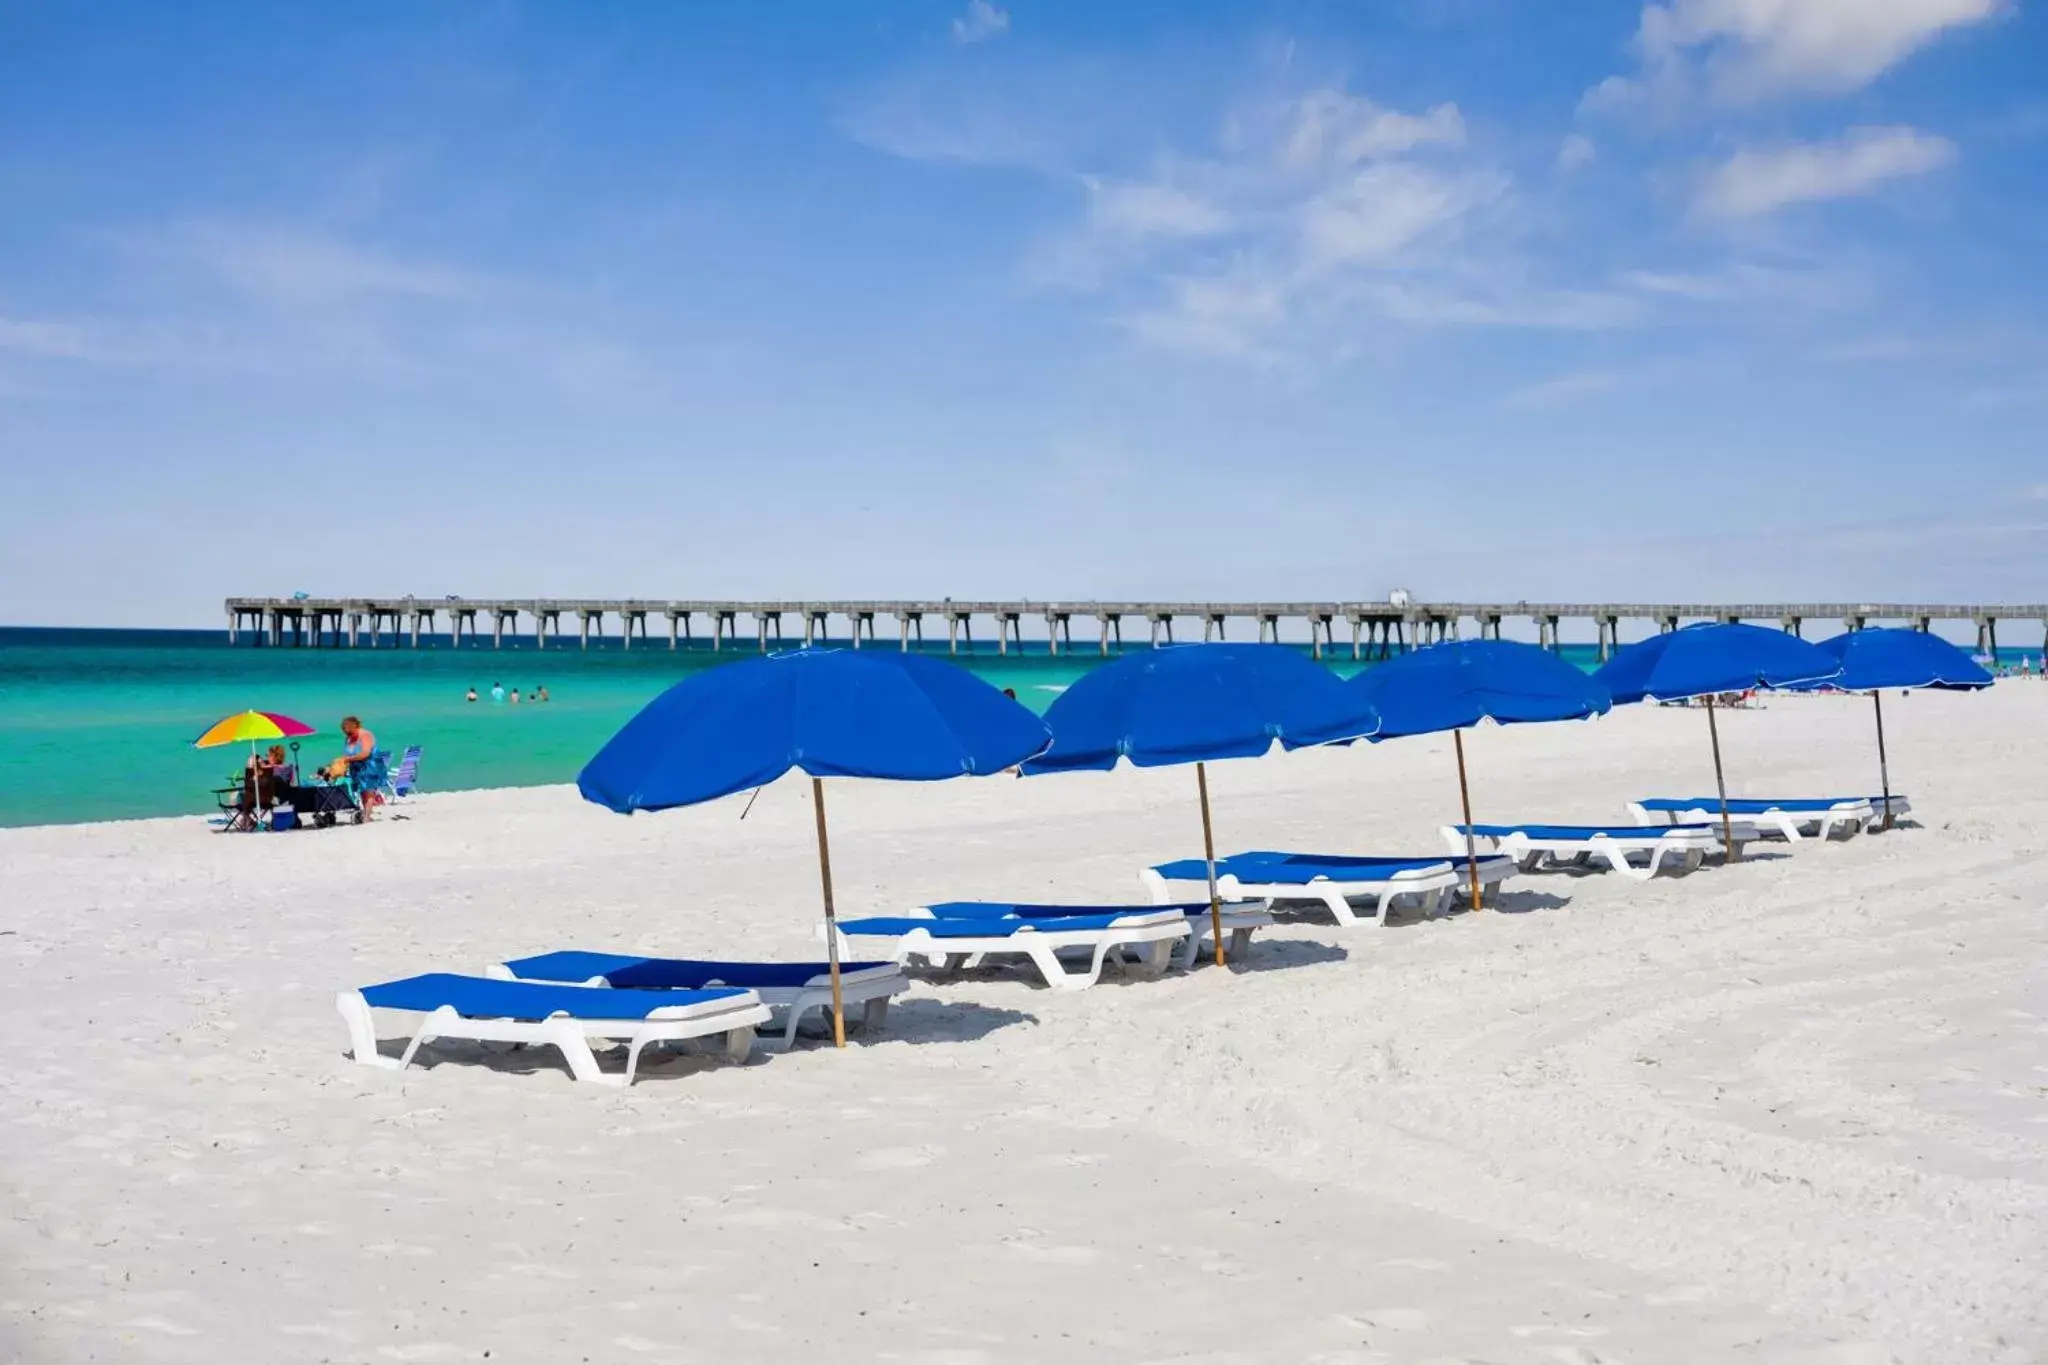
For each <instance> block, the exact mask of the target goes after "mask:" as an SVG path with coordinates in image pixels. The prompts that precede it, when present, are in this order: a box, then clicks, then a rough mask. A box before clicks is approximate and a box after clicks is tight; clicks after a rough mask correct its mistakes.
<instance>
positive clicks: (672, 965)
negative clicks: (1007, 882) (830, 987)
mask: <svg viewBox="0 0 2048 1365" xmlns="http://www.w3.org/2000/svg"><path fill="white" fill-rule="evenodd" d="M890 965H892V964H890V963H887V962H842V963H840V964H839V970H840V971H841V972H860V971H867V970H868V969H870V968H873V967H887V966H890ZM505 966H506V968H507V969H508V970H509V971H511V973H512V975H514V976H516V977H518V978H519V979H520V980H522V981H588V980H590V979H591V978H593V977H597V978H600V979H602V980H603V981H604V982H605V983H606V984H607V985H610V986H614V987H623V988H626V989H637V990H677V989H684V990H689V989H699V988H702V987H705V986H707V985H709V984H710V983H711V982H714V981H715V982H717V983H718V984H719V985H721V986H732V987H740V988H744V989H748V990H772V989H783V990H793V989H801V988H802V987H804V986H808V985H810V984H811V982H813V981H815V980H817V979H818V978H819V977H822V976H825V975H827V974H828V973H829V972H830V971H831V970H832V967H831V964H830V963H827V962H704V961H695V960H691V959H686V958H672V957H628V956H625V955H623V954H620V953H580V952H560V953H542V954H541V955H540V956H539V957H522V958H519V959H518V960H517V961H514V962H507V963H506V964H505Z"/></svg>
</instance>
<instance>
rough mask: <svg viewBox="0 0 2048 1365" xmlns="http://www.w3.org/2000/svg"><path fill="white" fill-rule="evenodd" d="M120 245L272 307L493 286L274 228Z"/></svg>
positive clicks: (194, 226)
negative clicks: (216, 282)
mask: <svg viewBox="0 0 2048 1365" xmlns="http://www.w3.org/2000/svg"><path fill="white" fill-rule="evenodd" d="M124 240H125V241H126V242H127V244H128V245H129V246H131V247H132V248H133V249H135V250H137V251H138V252H140V253H141V254H144V255H149V256H154V257H156V258H158V259H160V260H163V261H165V262H167V263H170V264H172V265H174V266H179V267H186V268H190V269H193V270H197V271H199V272H202V273H204V274H206V275H209V276H211V277H213V278H214V279H216V280H218V281H220V282H221V283H224V284H226V285H228V286H230V287H232V288H234V289H235V290H237V291H239V292H241V293H243V294H246V295H249V296H252V297H254V298H258V299H262V300H265V301H268V302H271V303H277V304H285V305H304V304H334V303H344V302H347V301H350V300H356V299H368V298H392V299H422V300H437V301H442V302H452V301H459V300H474V299H477V298H480V297H482V296H483V295H484V294H486V293H488V292H490V291H491V290H492V289H493V288H494V287H495V286H494V284H493V282H492V281H491V280H489V279H488V278H487V277H486V276H484V275H482V274H480V273H477V272H474V271H469V270H465V269H461V268H458V267H454V266H448V265H443V264H439V263H435V262H430V261H422V260H417V259H413V258H410V257H406V256H401V255H396V254H392V253H387V252H383V251H379V250H377V249H375V248H372V247H366V246H362V245H359V244H357V243H355V242H352V241H349V240H347V239H345V238H340V237H336V236H332V235H329V234H326V233H322V232H319V231H315V230H311V229H306V228H300V227H294V226H287V225H282V224H276V223H261V222H249V221H237V220H233V219H192V220H187V221H183V222H179V223H174V224H171V225H170V226H168V227H166V228H162V229H158V230H155V231H152V232H149V233H144V234H131V235H129V236H128V237H127V238H125V239H124Z"/></svg>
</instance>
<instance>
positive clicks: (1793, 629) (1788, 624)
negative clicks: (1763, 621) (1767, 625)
mask: <svg viewBox="0 0 2048 1365" xmlns="http://www.w3.org/2000/svg"><path fill="white" fill-rule="evenodd" d="M1778 624H1779V625H1781V626H1783V627H1784V628H1785V633H1786V634H1787V635H1792V636H1798V637H1799V638H1802V639H1803V638H1804V637H1803V636H1800V631H1799V628H1800V626H1801V625H1803V624H1804V623H1803V622H1802V621H1801V620H1800V619H1799V618H1798V617H1796V616H1787V617H1785V618H1784V619H1783V620H1781V621H1779V622H1778Z"/></svg>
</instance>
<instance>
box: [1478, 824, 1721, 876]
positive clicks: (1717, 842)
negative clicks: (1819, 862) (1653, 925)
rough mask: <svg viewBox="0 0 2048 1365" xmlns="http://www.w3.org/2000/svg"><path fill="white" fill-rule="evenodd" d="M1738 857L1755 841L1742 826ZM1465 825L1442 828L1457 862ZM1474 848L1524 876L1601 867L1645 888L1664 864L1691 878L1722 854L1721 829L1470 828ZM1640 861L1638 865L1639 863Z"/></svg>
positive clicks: (1715, 826)
mask: <svg viewBox="0 0 2048 1365" xmlns="http://www.w3.org/2000/svg"><path fill="white" fill-rule="evenodd" d="M1729 832H1730V834H1732V835H1733V836H1734V843H1735V846H1736V849H1737V850H1738V853H1739V851H1740V849H1741V847H1742V845H1743V844H1745V843H1747V842H1749V841H1750V840H1752V839H1754V838H1756V827H1755V826H1754V825H1752V824H1750V823H1749V822H1748V821H1746V820H1737V821H1734V822H1732V823H1731V824H1730V826H1729ZM1465 834H1466V827H1465V826H1464V825H1445V826H1444V827H1443V836H1444V844H1445V846H1446V847H1448V848H1449V849H1450V850H1451V851H1452V852H1453V854H1455V855H1456V856H1457V857H1458V858H1459V859H1462V858H1463V857H1464V856H1465ZM1471 834H1472V842H1473V844H1474V845H1475V846H1476V847H1477V849H1478V851H1479V852H1480V853H1482V854H1489V855H1491V854H1498V855H1499V856H1501V857H1504V858H1512V859H1514V860H1515V866H1516V867H1518V868H1519V869H1520V870H1522V871H1523V872H1535V871H1537V870H1538V869H1540V868H1543V867H1589V866H1591V865H1593V864H1594V863H1595V862H1596V861H1598V862H1604V863H1606V864H1607V866H1608V867H1610V868H1612V869H1613V870H1614V871H1616V872H1619V873H1620V874H1621V875H1622V876H1624V877H1630V878H1633V879H1634V880H1636V881H1639V882H1646V881H1648V880H1650V878H1652V877H1654V876H1656V875H1657V872H1658V870H1659V869H1660V868H1662V867H1663V866H1665V865H1666V864H1667V863H1668V864H1671V865H1672V870H1673V871H1674V872H1691V871H1693V870H1694V869H1695V868H1697V867H1698V866H1699V865H1700V864H1701V863H1702V862H1704V861H1706V857H1707V855H1708V854H1710V853H1719V852H1722V851H1723V850H1722V843H1721V825H1720V822H1719V821H1715V822H1713V823H1711V824H1707V823H1701V824H1689V825H1664V826H1643V825H1541V824H1526V825H1473V826H1472V827H1471ZM1638 859H1640V860H1641V861H1637V860H1638Z"/></svg>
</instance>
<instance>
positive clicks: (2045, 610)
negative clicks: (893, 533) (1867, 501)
mask: <svg viewBox="0 0 2048 1365" xmlns="http://www.w3.org/2000/svg"><path fill="white" fill-rule="evenodd" d="M226 610H227V624H228V640H229V642H230V643H239V642H240V641H241V640H242V639H243V638H245V637H246V638H247V639H248V641H249V643H250V644H253V645H268V646H284V645H296V646H308V647H317V648H351V649H353V648H365V647H367V648H371V649H375V648H379V647H382V646H384V645H385V644H386V643H387V642H388V643H389V644H390V645H391V646H394V647H410V648H415V649H416V648H418V647H419V645H420V642H421V641H422V640H423V639H425V640H427V641H428V642H429V643H436V642H439V641H443V640H445V642H446V643H447V644H448V645H451V646H454V645H460V644H461V643H462V642H463V639H464V637H465V636H467V637H468V639H469V640H470V641H471V642H472V644H477V643H480V642H481V638H482V632H484V631H486V630H488V632H489V634H490V638H491V643H492V645H493V646H494V647H502V646H503V645H504V642H505V639H506V637H507V636H508V635H510V636H514V637H516V636H518V635H519V634H521V631H520V630H519V627H520V624H521V622H522V621H523V622H525V623H526V624H527V626H528V629H527V630H526V632H524V633H525V634H527V635H530V636H531V637H532V638H533V639H534V640H535V642H536V644H537V645H539V646H540V647H543V648H545V647H546V646H547V644H548V642H549V641H550V640H551V639H552V640H562V639H563V638H564V631H565V629H573V630H574V633H575V636H576V639H577V642H578V643H579V645H580V646H581V647H582V648H584V649H588V648H589V647H590V641H591V639H592V637H593V636H595V637H596V638H597V639H598V640H599V641H600V642H603V641H605V640H607V639H608V638H609V637H608V633H607V631H608V626H610V625H613V624H615V625H616V628H617V630H616V633H617V636H618V644H619V647H620V648H624V649H630V648H632V647H633V646H634V644H635V642H636V641H637V642H639V643H641V644H643V645H645V646H648V647H658V644H657V641H658V638H659V637H658V636H656V637H652V638H650V636H649V634H648V620H649V618H653V619H654V620H655V621H656V622H662V621H666V623H667V631H666V634H667V637H668V647H669V648H670V649H678V648H682V647H685V646H688V647H691V648H695V647H697V646H698V642H699V641H700V640H702V641H703V642H704V643H706V644H708V646H709V648H711V649H712V650H714V651H717V650H725V649H729V648H730V649H741V648H748V647H752V648H754V649H757V650H761V651H766V650H770V649H778V648H785V647H787V646H789V645H791V644H794V643H796V642H797V641H799V640H801V642H802V643H804V644H806V645H809V644H813V643H817V642H821V641H823V640H826V639H831V638H841V639H845V640H846V641H848V642H849V643H850V644H851V646H852V647H853V648H855V649H859V648H861V647H862V646H863V645H867V646H870V647H872V646H875V645H877V644H881V645H882V647H884V648H886V647H888V645H889V644H893V645H894V646H895V647H896V648H899V649H904V650H907V649H909V648H911V647H912V645H913V643H915V644H916V645H918V646H920V647H922V646H923V645H924V644H925V638H926V637H925V625H926V623H927V622H930V623H931V624H932V626H933V631H934V635H933V638H934V640H936V638H937V632H938V631H940V630H943V631H944V633H945V640H946V645H947V650H948V652H949V653H955V654H957V653H959V652H960V651H961V650H962V649H963V648H966V649H970V650H971V649H972V648H973V644H974V630H975V626H976V624H977V623H980V624H981V625H982V627H983V630H984V638H987V637H988V635H993V636H994V638H995V640H996V643H997V652H998V653H1000V654H1008V653H1010V651H1011V650H1012V649H1015V650H1017V651H1018V652H1020V653H1021V652H1022V651H1023V647H1024V623H1025V622H1026V621H1030V622H1033V623H1034V624H1037V623H1042V624H1043V626H1044V628H1045V635H1044V638H1045V639H1046V640H1047V641H1048V642H1049V643H1048V647H1049V649H1050V651H1051V653H1053V654H1054V655H1061V654H1072V653H1073V652H1075V651H1076V649H1080V650H1083V651H1087V650H1091V649H1092V650H1094V651H1095V652H1097V653H1100V654H1104V655H1107V654H1113V653H1116V652H1119V651H1120V650H1121V649H1122V648H1123V647H1124V643H1125V640H1124V628H1125V624H1126V623H1127V622H1128V623H1130V624H1131V626H1132V634H1133V638H1134V639H1136V640H1139V641H1142V642H1143V643H1145V644H1149V645H1152V646H1157V645H1162V644H1171V643H1174V642H1175V641H1176V639H1193V638H1194V631H1195V629H1196V628H1197V627H1199V629H1200V631H1201V638H1202V639H1204V640H1222V639H1233V638H1234V639H1256V640H1261V641H1278V640H1279V639H1280V638H1281V627H1282V625H1283V623H1286V624H1288V625H1290V626H1293V627H1296V628H1297V629H1295V630H1291V631H1290V638H1296V639H1298V638H1300V636H1299V630H1298V627H1299V626H1301V625H1306V627H1307V635H1308V643H1309V645H1310V647H1311V648H1312V649H1313V651H1314V653H1315V655H1316V657H1318V658H1322V657H1324V656H1326V655H1330V656H1336V655H1339V654H1341V653H1342V652H1343V651H1344V650H1345V649H1347V648H1348V650H1349V653H1350V656H1351V657H1352V658H1354V659H1380V658H1387V657H1390V656H1392V655H1394V654H1397V653H1400V652H1401V651H1403V650H1405V649H1410V648H1413V647H1416V646H1418V645H1424V644H1431V643H1434V642H1436V641H1439V640H1450V639H1458V638H1461V637H1462V635H1463V633H1464V632H1465V630H1466V629H1467V628H1468V626H1469V628H1470V629H1471V631H1472V632H1473V634H1475V635H1476V636H1477V637H1479V638H1482V639H1498V638H1500V634H1501V623H1502V622H1503V621H1517V622H1520V621H1527V622H1530V623H1532V624H1533V625H1534V626H1535V628H1536V637H1537V642H1538V643H1539V644H1542V645H1543V646H1545V647H1546V648H1550V649H1556V648H1558V646H1559V644H1560V643H1561V640H1560V632H1561V628H1562V626H1563V625H1564V624H1565V623H1567V622H1572V623H1583V624H1590V625H1591V626H1592V632H1591V633H1592V634H1593V636H1594V638H1595V639H1596V640H1597V642H1598V646H1599V651H1600V657H1601V658H1603V659H1604V658H1606V657H1607V656H1608V655H1609V654H1610V653H1611V652H1613V650H1614V649H1615V648H1616V647H1617V646H1619V645H1620V643H1621V623H1622V622H1624V621H1629V622H1643V623H1648V624H1649V625H1651V626H1653V627H1654V628H1655V629H1657V630H1676V629H1678V628H1679V627H1680V626H1681V625H1685V624H1688V623H1690V622H1694V621H1724V622H1725V621H1748V622H1753V623H1763V624H1773V625H1777V626H1781V627H1782V628H1784V629H1785V630H1788V631H1790V632H1792V633H1793V634H1795V635H1797V634H1800V633H1801V632H1802V631H1803V630H1804V628H1805V626H1806V625H1807V623H1809V622H1812V623H1816V624H1820V623H1826V624H1828V625H1840V626H1843V627H1846V628H1848V629H1850V630H1861V629H1862V628H1864V627H1865V626H1866V625H1871V624H1883V623H1891V624H1899V625H1906V626H1911V627H1913V628H1915V629H1918V630H1930V629H1932V628H1933V626H1934V623H1935V622H1937V621H1953V622H1965V623H1968V624H1972V625H1974V626H1975V627H1976V629H1977V648H1978V650H1979V651H1980V652H1985V653H1991V652H1995V651H1996V649H1997V647H1998V627H1999V624H2000V622H2008V623H2019V622H2031V623H2034V624H2036V625H2039V626H2042V627H2043V629H2044V630H2048V603H2034V604H2031V605H2019V606H1990V605H1962V606H1957V605H1949V606H1931V605H1924V604H1909V603H1870V602H1863V603H1842V602H1835V603H1821V602H1776V603H1755V602H1752V603H1736V604H1701V603H1690V604H1682V603H1642V602H1638V603H1616V602H1606V603H1577V604H1566V603H1551V602H1512V603H1507V602H1492V603H1481V602H1028V601H1026V602H967V601H954V600H953V599H951V598H942V599H940V600H937V601H895V602H890V601H873V602H863V601H781V602H772V601H761V602H741V601H730V602H721V601H666V602H661V601H640V600H637V599H625V600H614V599H605V600H581V599H558V598H535V599H513V598H465V597H446V598H417V597H399V598H354V597H350V598H335V597H230V598H229V599H228V600H227V603H226ZM835 620H836V621H838V622H839V623H841V629H842V631H843V634H842V635H841V636H839V637H834V636H832V635H831V634H830V627H831V625H832V623H833V622H834V621H835ZM743 621H744V622H745V628H744V629H743V628H742V624H741V623H742V622H743ZM877 621H882V622H885V623H888V628H886V629H885V631H884V633H883V634H882V635H880V636H879V637H878V635H877V630H876V622H877ZM1077 621H1078V622H1080V623H1081V640H1080V643H1079V644H1078V645H1077V644H1076V642H1075V638H1074V636H1075V623H1076V622H1077ZM564 622H568V623H571V624H570V626H568V627H565V626H564ZM1176 624H1178V625H1180V627H1181V634H1180V635H1179V636H1176V634H1175V626H1176ZM700 630H701V632H702V633H701V634H700V633H699V632H700ZM1141 632H1142V633H1141ZM889 635H894V636H895V639H894V640H893V641H889V640H888V636H889ZM885 641H886V642H887V643H884V642H885ZM2044 648H2048V646H2044Z"/></svg>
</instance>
